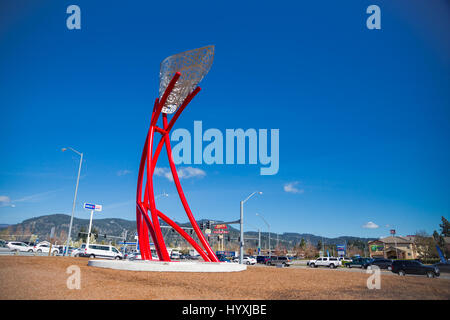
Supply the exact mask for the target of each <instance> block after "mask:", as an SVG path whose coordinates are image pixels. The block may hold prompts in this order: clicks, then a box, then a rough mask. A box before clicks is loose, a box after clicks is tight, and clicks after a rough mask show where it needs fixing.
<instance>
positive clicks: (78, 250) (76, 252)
mask: <svg viewBox="0 0 450 320" xmlns="http://www.w3.org/2000/svg"><path fill="white" fill-rule="evenodd" d="M70 248H71V247H69V251H70ZM85 248H86V244H85V243H83V244H82V245H81V246H80V247H79V248H76V249H74V250H72V251H70V256H71V257H79V256H80V255H81V253H84V249H85ZM63 250H64V249H63Z"/></svg>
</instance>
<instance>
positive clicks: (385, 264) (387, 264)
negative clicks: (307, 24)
mask: <svg viewBox="0 0 450 320" xmlns="http://www.w3.org/2000/svg"><path fill="white" fill-rule="evenodd" d="M372 266H377V267H378V268H380V269H388V270H391V268H392V267H391V266H392V260H391V259H373V260H372V261H370V262H368V263H367V265H365V266H364V268H365V269H369V270H370V269H371V268H372Z"/></svg>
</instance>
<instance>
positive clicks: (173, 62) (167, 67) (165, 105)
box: [136, 46, 219, 262]
mask: <svg viewBox="0 0 450 320" xmlns="http://www.w3.org/2000/svg"><path fill="white" fill-rule="evenodd" d="M213 57H214V46H207V47H203V48H199V49H194V50H190V51H186V52H182V53H179V54H176V55H173V56H170V57H168V58H166V59H164V60H163V62H161V66H160V87H159V98H157V99H156V100H155V104H154V107H153V112H152V116H151V121H150V129H149V131H148V134H147V138H146V140H145V145H144V149H143V151H142V157H141V163H140V166H139V175H138V184H137V192H136V224H137V232H138V241H139V247H140V251H141V257H142V260H152V254H151V248H150V242H149V233H150V236H151V237H152V239H153V243H154V246H155V249H156V253H157V255H158V258H159V260H160V261H171V260H170V256H169V254H168V252H167V248H166V244H165V242H164V238H163V235H162V233H161V227H160V223H159V219H162V220H163V221H164V222H165V223H167V224H168V225H169V226H171V227H172V228H173V229H174V230H175V231H177V232H178V233H179V234H180V235H181V236H182V237H183V238H184V239H186V241H187V242H188V243H189V244H190V245H192V246H193V247H194V249H195V250H196V251H197V252H198V253H199V254H200V255H201V257H202V258H203V260H204V261H206V262H219V260H218V258H217V256H216V255H215V254H214V252H213V250H212V249H211V247H210V246H209V243H208V242H207V241H206V239H205V237H204V235H203V233H202V231H201V230H200V228H199V226H198V224H197V222H196V221H195V218H194V216H193V214H192V212H191V209H190V208H189V205H188V203H187V200H186V197H185V195H184V192H183V189H182V188H181V184H180V179H179V177H178V174H177V170H176V167H175V164H174V161H173V157H172V149H171V146H170V138H169V133H170V130H171V129H172V127H173V125H174V124H175V122H176V121H177V119H178V117H179V116H180V114H181V113H182V112H183V110H184V109H185V108H186V106H187V105H188V104H189V103H190V102H191V100H192V99H193V98H194V97H195V96H196V95H197V93H198V92H199V91H200V87H198V86H197V85H198V83H199V82H200V81H201V80H202V79H203V77H204V76H205V75H206V74H207V73H208V71H209V69H210V68H211V64H212V61H213ZM177 109H178V110H177ZM175 111H176V112H175ZM174 112H175V114H174V115H173V116H172V118H171V120H170V122H168V119H167V115H168V114H171V113H174ZM161 114H162V127H161V126H158V125H157V122H158V119H159V117H160V116H161ZM155 132H157V133H160V134H161V139H160V140H159V143H158V145H157V147H156V150H155V152H154V153H153V142H154V138H155ZM164 145H165V146H166V152H167V157H168V160H169V165H170V170H171V172H172V176H173V181H174V183H175V186H176V188H177V191H178V195H179V197H180V200H181V202H182V204H183V207H184V210H185V211H186V215H187V216H188V218H189V221H190V223H191V225H192V227H193V229H194V232H195V234H196V235H197V238H198V240H199V242H200V243H197V242H195V241H194V239H193V238H192V237H191V236H190V235H188V234H187V233H186V232H185V231H184V230H183V229H182V228H181V227H180V226H178V225H177V224H176V223H175V222H174V221H172V220H171V219H170V218H169V217H167V216H166V215H165V214H164V213H162V212H161V211H159V210H158V209H157V208H156V204H155V194H154V189H153V174H154V171H155V167H156V163H157V161H158V157H159V154H160V152H161V150H162V148H163V146H164ZM144 171H146V178H147V179H146V183H145V188H144V190H143V188H142V187H143V185H144ZM143 192H144V195H143V196H142V193H143ZM149 212H150V215H149ZM202 247H203V248H202Z"/></svg>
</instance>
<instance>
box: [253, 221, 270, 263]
mask: <svg viewBox="0 0 450 320" xmlns="http://www.w3.org/2000/svg"><path fill="white" fill-rule="evenodd" d="M256 215H257V216H259V217H260V218H261V219H262V220H263V221H264V223H265V224H266V225H267V228H268V230H269V257H271V256H272V251H271V250H270V225H269V224H268V223H267V221H266V219H264V218H263V216H262V215H261V214H259V213H257V214H256Z"/></svg>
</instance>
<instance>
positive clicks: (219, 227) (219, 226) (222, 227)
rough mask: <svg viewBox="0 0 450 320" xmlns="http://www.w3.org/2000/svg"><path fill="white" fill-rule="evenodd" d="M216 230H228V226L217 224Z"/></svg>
mask: <svg viewBox="0 0 450 320" xmlns="http://www.w3.org/2000/svg"><path fill="white" fill-rule="evenodd" d="M214 229H228V227H227V225H226V224H216V225H215V226H214Z"/></svg>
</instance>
